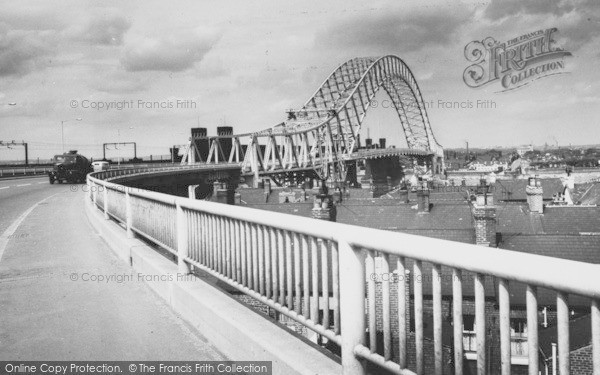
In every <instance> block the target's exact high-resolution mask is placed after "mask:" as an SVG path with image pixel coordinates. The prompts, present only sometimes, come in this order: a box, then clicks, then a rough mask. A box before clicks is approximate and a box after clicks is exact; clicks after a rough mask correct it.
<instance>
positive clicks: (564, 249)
mask: <svg viewBox="0 0 600 375" xmlns="http://www.w3.org/2000/svg"><path fill="white" fill-rule="evenodd" d="M499 247H501V248H503V249H507V250H513V251H519V252H523V253H529V254H536V255H544V256H550V257H554V258H561V259H568V260H573V261H578V262H587V263H594V264H600V235H597V236H585V235H584V236H581V235H522V234H521V235H514V236H504V235H503V236H502V242H501V243H500V246H499ZM537 266H539V267H543V264H540V265H537ZM599 269H600V268H599ZM574 276H576V275H566V274H564V275H556V277H557V278H563V279H568V278H570V277H574ZM525 289H526V288H525V285H523V284H520V283H512V282H511V284H510V292H511V304H517V305H525ZM538 304H539V305H540V306H543V305H549V306H555V304H556V293H554V292H551V291H549V290H547V289H542V288H540V289H539V291H538ZM569 304H570V305H572V306H585V307H589V300H588V299H587V298H583V297H580V296H575V295H570V296H569Z"/></svg>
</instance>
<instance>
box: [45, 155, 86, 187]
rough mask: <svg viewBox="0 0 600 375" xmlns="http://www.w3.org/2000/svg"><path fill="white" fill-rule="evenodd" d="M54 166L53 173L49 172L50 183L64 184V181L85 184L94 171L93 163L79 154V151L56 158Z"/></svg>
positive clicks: (56, 156)
mask: <svg viewBox="0 0 600 375" xmlns="http://www.w3.org/2000/svg"><path fill="white" fill-rule="evenodd" d="M53 160H54V166H53V167H52V171H50V172H48V178H49V179H50V183H51V184H54V182H55V181H57V182H58V183H59V184H62V183H63V182H64V181H66V182H69V183H77V182H81V183H83V182H85V178H86V176H87V174H88V173H90V172H92V171H93V168H92V163H90V161H89V160H88V159H87V158H86V157H84V156H82V155H79V154H78V153H77V150H71V151H69V152H65V153H64V154H62V155H55V156H54V159H53Z"/></svg>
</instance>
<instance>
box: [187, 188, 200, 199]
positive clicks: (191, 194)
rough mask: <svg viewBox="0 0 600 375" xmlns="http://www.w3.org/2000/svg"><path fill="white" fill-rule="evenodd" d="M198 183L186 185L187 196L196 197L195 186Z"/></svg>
mask: <svg viewBox="0 0 600 375" xmlns="http://www.w3.org/2000/svg"><path fill="white" fill-rule="evenodd" d="M198 186H200V185H189V186H188V198H190V199H196V188H197V187H198Z"/></svg>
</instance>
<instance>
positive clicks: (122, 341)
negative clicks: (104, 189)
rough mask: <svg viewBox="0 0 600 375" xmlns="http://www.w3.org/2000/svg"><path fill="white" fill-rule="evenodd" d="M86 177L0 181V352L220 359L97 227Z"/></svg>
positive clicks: (30, 356)
mask: <svg viewBox="0 0 600 375" xmlns="http://www.w3.org/2000/svg"><path fill="white" fill-rule="evenodd" d="M81 188H82V185H69V184H62V185H58V184H54V185H50V184H49V183H48V181H47V180H44V181H41V180H40V179H39V178H31V179H21V180H12V181H0V233H1V235H0V360H11V361H15V360H42V359H43V360H70V361H74V360H92V359H95V360H140V361H143V360H165V361H166V360H187V361H202V360H223V359H225V358H224V356H223V355H222V354H221V353H219V352H218V351H217V350H216V349H215V348H214V347H213V346H212V345H211V344H210V343H208V342H207V341H206V339H205V338H203V337H202V336H201V334H200V333H199V332H198V331H196V330H195V329H194V328H193V327H191V326H189V325H188V324H187V323H185V322H184V321H183V320H182V319H181V318H180V317H179V316H178V315H177V314H176V313H175V312H173V310H172V309H170V308H169V307H168V306H167V305H166V304H165V303H164V302H163V301H162V300H161V299H160V298H159V297H158V296H157V295H155V294H154V292H152V291H151V290H150V289H149V287H148V286H147V285H146V284H145V282H144V281H143V280H141V279H140V278H139V275H137V274H136V273H134V272H133V271H132V270H131V268H129V267H128V266H127V265H126V264H124V263H123V262H122V261H121V260H119V259H118V258H117V257H116V256H115V255H114V254H113V253H112V251H111V250H110V249H109V248H108V247H107V245H106V244H105V242H104V241H103V240H102V239H101V238H100V237H99V236H98V235H97V234H96V233H95V232H94V230H93V228H92V226H91V225H90V223H89V222H88V219H87V217H86V215H85V212H84V207H83V204H84V199H85V197H84V195H85V194H86V193H85V192H83V191H82V189H81Z"/></svg>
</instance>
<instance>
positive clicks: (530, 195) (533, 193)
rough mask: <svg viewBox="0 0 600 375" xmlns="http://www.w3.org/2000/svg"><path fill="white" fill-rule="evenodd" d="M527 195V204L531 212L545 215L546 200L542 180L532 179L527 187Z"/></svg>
mask: <svg viewBox="0 0 600 375" xmlns="http://www.w3.org/2000/svg"><path fill="white" fill-rule="evenodd" d="M525 193H526V194H527V204H528V205H529V211H531V212H535V213H539V214H543V213H544V200H543V193H544V190H543V189H542V184H541V181H540V179H539V178H538V177H537V176H536V177H530V178H529V182H528V184H527V186H526V187H525Z"/></svg>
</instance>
